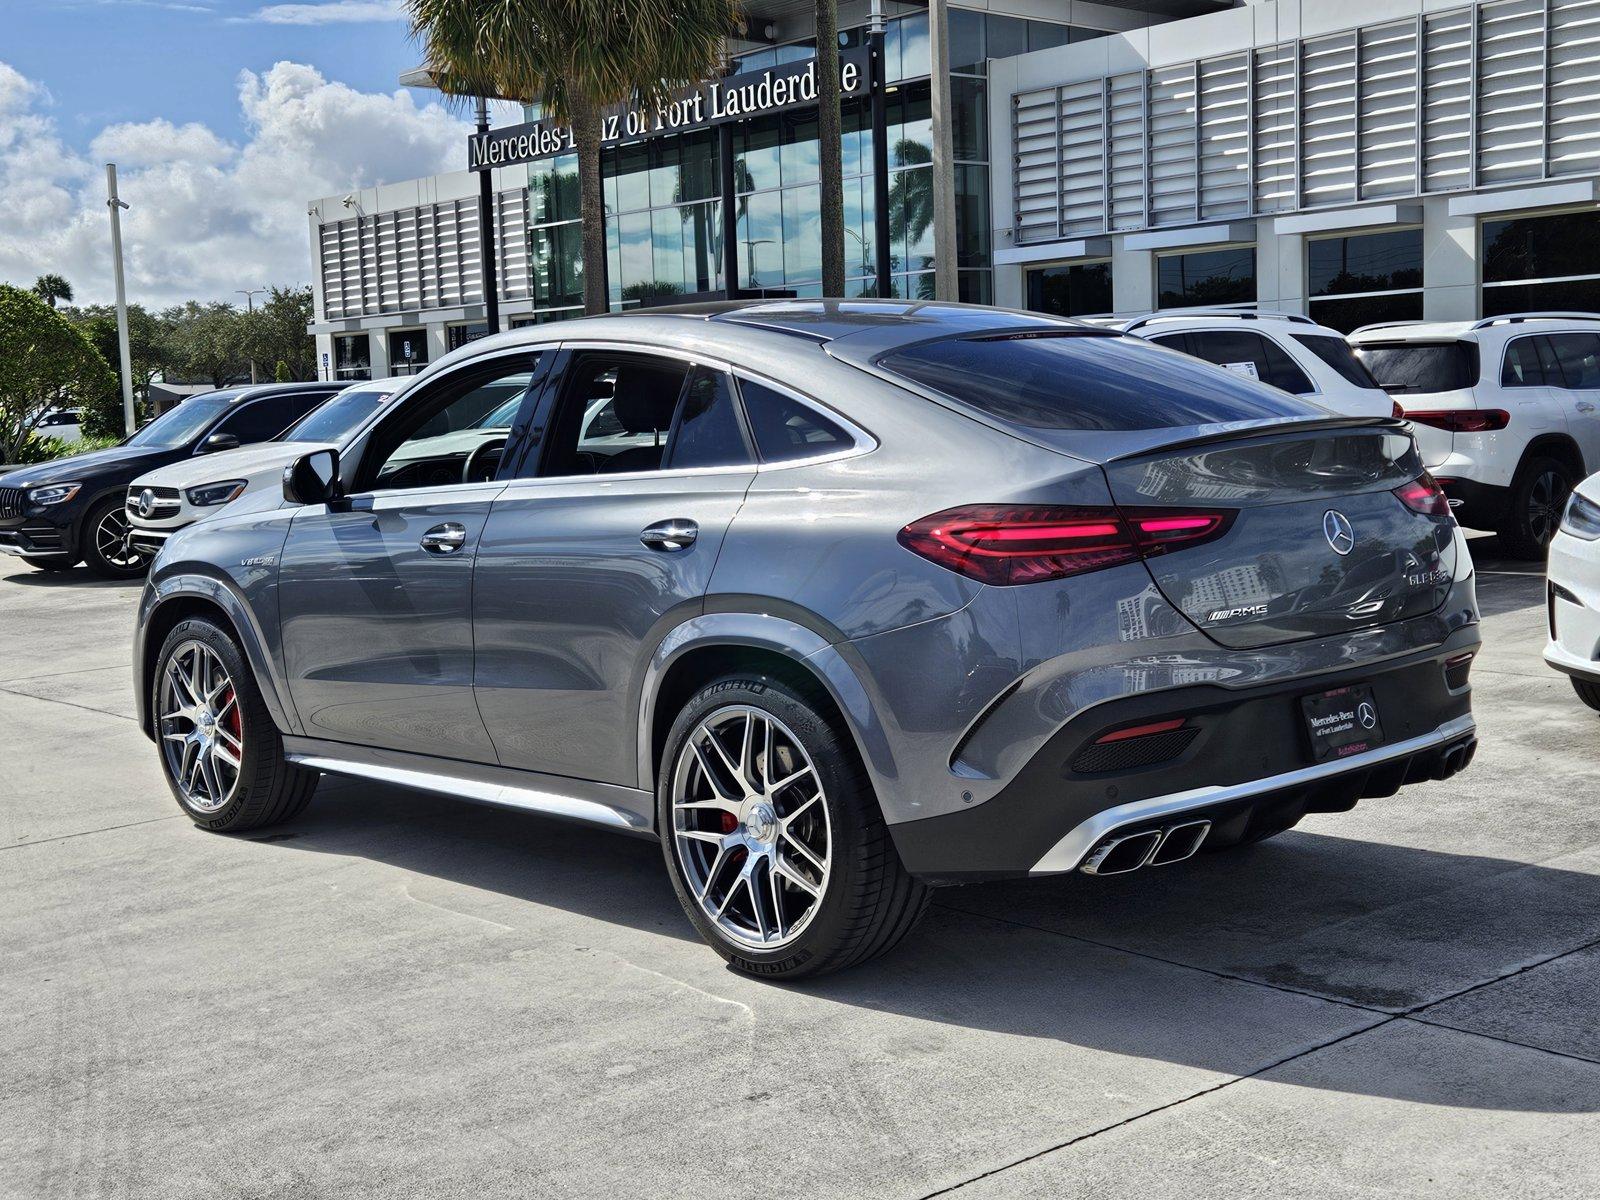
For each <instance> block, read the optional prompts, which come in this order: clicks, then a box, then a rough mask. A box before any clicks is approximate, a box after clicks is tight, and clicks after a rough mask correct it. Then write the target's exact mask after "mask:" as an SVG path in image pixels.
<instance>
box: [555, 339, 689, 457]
mask: <svg viewBox="0 0 1600 1200" xmlns="http://www.w3.org/2000/svg"><path fill="white" fill-rule="evenodd" d="M688 370H689V367H688V364H687V363H682V362H678V361H676V360H673V359H666V358H651V357H649V356H646V355H643V354H623V355H617V354H600V353H583V354H578V355H576V356H574V358H573V360H572V365H571V366H570V367H568V368H567V371H566V374H565V379H564V381H563V383H562V386H561V399H560V403H559V404H558V406H557V409H556V414H555V422H554V427H553V431H552V433H551V435H550V437H549V439H548V442H547V444H546V450H545V460H544V466H543V468H542V469H541V471H540V474H542V475H547V476H549V475H616V474H622V473H624V472H630V471H659V470H660V469H661V468H662V465H663V464H664V462H665V460H666V454H667V441H668V436H669V434H670V433H671V430H672V419H673V415H674V414H675V413H676V412H677V411H678V397H679V396H680V395H681V394H682V392H683V381H684V376H685V375H686V374H688Z"/></svg>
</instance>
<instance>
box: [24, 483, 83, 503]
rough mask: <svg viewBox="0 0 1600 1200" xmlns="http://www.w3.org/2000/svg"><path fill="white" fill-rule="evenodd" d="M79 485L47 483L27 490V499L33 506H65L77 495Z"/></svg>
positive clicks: (80, 485)
mask: <svg viewBox="0 0 1600 1200" xmlns="http://www.w3.org/2000/svg"><path fill="white" fill-rule="evenodd" d="M82 486H83V484H81V483H48V484H45V485H44V486H43V487H36V488H29V489H28V499H29V500H32V501H33V502H34V503H35V504H65V503H66V502H67V501H68V500H71V499H72V498H73V497H74V496H76V495H77V494H78V489H79V488H81V487H82Z"/></svg>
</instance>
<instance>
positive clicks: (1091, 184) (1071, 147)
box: [1060, 79, 1106, 237]
mask: <svg viewBox="0 0 1600 1200" xmlns="http://www.w3.org/2000/svg"><path fill="white" fill-rule="evenodd" d="M1060 96H1061V119H1060V128H1061V233H1062V235H1063V236H1064V237H1081V236H1082V235H1084V234H1088V233H1100V232H1101V231H1103V230H1104V229H1105V178H1106V174H1105V153H1104V152H1105V108H1104V101H1105V94H1104V84H1103V83H1102V81H1101V80H1099V79H1093V80H1086V81H1085V82H1083V83H1074V84H1069V85H1067V86H1066V87H1063V88H1061V89H1060Z"/></svg>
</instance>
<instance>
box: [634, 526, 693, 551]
mask: <svg viewBox="0 0 1600 1200" xmlns="http://www.w3.org/2000/svg"><path fill="white" fill-rule="evenodd" d="M699 536H700V526H698V525H696V524H695V523H694V522H693V521H688V520H683V519H681V518H680V519H677V520H672V521H657V522H656V523H655V524H654V525H651V526H650V527H649V528H647V529H646V530H645V531H644V532H643V533H641V534H640V535H639V540H640V541H641V542H643V543H644V544H645V545H646V546H649V547H650V549H652V550H665V551H667V552H668V553H671V552H672V551H675V550H685V549H687V548H688V547H690V546H692V545H694V540H695V538H697V537H699Z"/></svg>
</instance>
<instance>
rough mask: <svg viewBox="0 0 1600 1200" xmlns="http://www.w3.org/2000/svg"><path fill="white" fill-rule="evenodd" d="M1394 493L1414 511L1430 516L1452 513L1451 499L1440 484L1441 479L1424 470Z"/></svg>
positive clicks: (1445, 515)
mask: <svg viewBox="0 0 1600 1200" xmlns="http://www.w3.org/2000/svg"><path fill="white" fill-rule="evenodd" d="M1394 494H1395V495H1396V496H1398V497H1399V498H1400V503H1401V504H1404V505H1405V506H1406V507H1407V508H1409V509H1410V510H1411V511H1412V512H1416V513H1422V514H1423V515H1424V516H1429V517H1448V516H1449V515H1450V500H1449V498H1448V497H1446V496H1445V494H1444V489H1443V488H1442V487H1440V486H1439V481H1438V480H1437V479H1435V478H1434V477H1433V476H1432V475H1430V474H1428V473H1427V472H1426V471H1424V472H1423V473H1422V474H1421V475H1418V476H1417V477H1416V478H1415V479H1413V480H1412V481H1411V482H1410V483H1407V484H1404V485H1402V486H1400V487H1397V488H1395V489H1394Z"/></svg>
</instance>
